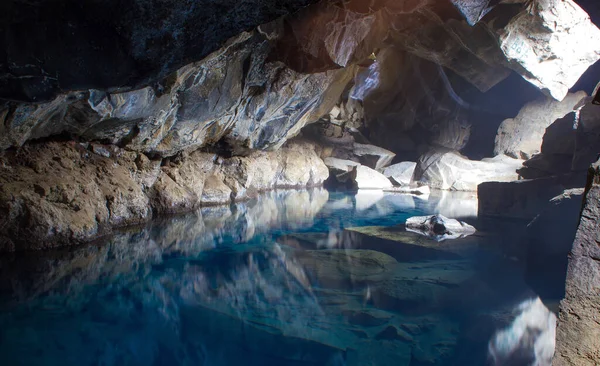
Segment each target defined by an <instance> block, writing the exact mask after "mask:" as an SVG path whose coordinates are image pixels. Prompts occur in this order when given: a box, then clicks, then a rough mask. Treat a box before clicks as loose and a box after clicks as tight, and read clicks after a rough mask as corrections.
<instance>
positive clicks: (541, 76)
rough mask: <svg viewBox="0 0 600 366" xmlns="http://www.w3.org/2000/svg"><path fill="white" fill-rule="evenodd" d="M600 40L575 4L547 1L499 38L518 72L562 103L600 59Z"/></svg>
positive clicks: (521, 16) (519, 18) (513, 22)
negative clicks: (573, 87)
mask: <svg viewBox="0 0 600 366" xmlns="http://www.w3.org/2000/svg"><path fill="white" fill-rule="evenodd" d="M532 34H535V36H534V37H532V36H531V35H532ZM599 38H600V30H599V29H598V28H597V27H596V26H595V25H594V23H592V21H591V20H590V17H589V15H588V14H587V13H586V12H585V11H584V10H583V9H581V7H579V5H577V4H576V3H575V1H572V0H542V1H537V2H535V3H532V4H530V5H529V6H526V7H524V9H523V10H522V11H521V13H519V14H518V15H517V16H515V17H514V18H513V19H511V21H510V22H509V23H508V25H506V27H504V29H503V31H502V33H501V35H500V47H501V49H502V52H504V54H505V56H506V59H507V60H508V62H509V65H510V67H511V68H512V69H513V70H515V71H516V72H517V73H519V74H521V75H522V76H523V77H524V78H525V80H527V81H529V82H530V83H532V84H533V85H535V86H536V87H538V88H539V89H540V90H543V91H545V92H547V93H548V94H549V95H551V96H552V97H553V98H555V99H557V100H563V98H565V96H566V95H567V93H568V91H569V89H570V88H571V87H572V86H573V85H574V84H575V83H576V82H577V80H579V78H580V77H581V75H583V73H584V72H585V71H586V70H587V68H588V67H589V66H591V65H592V64H594V63H595V62H596V61H598V59H600V43H598V42H597V40H598V39H599Z"/></svg>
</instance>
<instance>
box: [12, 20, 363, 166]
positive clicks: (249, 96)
mask: <svg viewBox="0 0 600 366" xmlns="http://www.w3.org/2000/svg"><path fill="white" fill-rule="evenodd" d="M269 42H270V41H269V40H268V39H267V37H266V36H265V35H264V34H261V33H259V32H257V31H253V32H248V33H242V34H241V35H239V36H237V37H235V38H232V39H230V40H229V41H228V42H227V45H226V46H225V47H223V48H222V49H221V50H219V51H217V52H213V53H212V54H210V55H208V56H207V57H205V58H204V59H203V60H202V61H199V62H196V63H192V64H189V65H186V66H184V67H182V68H180V69H178V70H176V72H175V73H174V74H172V75H171V76H170V77H169V79H168V80H166V81H165V83H164V85H163V86H162V87H161V89H160V90H158V89H157V88H155V87H146V88H142V89H139V90H135V91H130V92H122V93H119V92H113V93H104V92H101V91H98V90H91V91H88V92H79V93H71V94H68V95H65V96H61V97H59V98H58V99H56V100H54V101H51V102H48V103H43V104H35V105H34V104H18V105H15V106H13V107H12V108H9V112H8V114H7V116H6V117H5V119H6V121H5V122H4V124H2V127H0V132H2V137H0V148H2V149H5V148H8V147H11V146H21V145H22V144H23V143H25V142H26V141H27V140H30V139H39V138H46V137H50V136H53V135H57V134H68V135H70V136H72V137H77V138H79V139H83V140H100V141H105V142H110V143H112V144H115V145H118V146H123V147H124V146H126V147H127V148H128V149H130V150H135V151H139V152H144V153H146V154H151V155H160V156H172V155H175V154H176V153H178V152H180V151H182V150H186V151H191V150H195V149H197V148H199V147H203V146H206V145H211V146H217V148H220V149H222V150H228V151H227V152H228V153H232V152H233V153H235V154H239V153H244V154H246V153H248V152H249V151H251V150H252V149H261V150H264V149H276V148H278V147H280V146H281V145H282V144H283V143H284V142H285V141H286V140H287V139H289V138H291V137H293V136H295V135H296V134H298V133H299V131H300V129H301V128H302V127H304V125H305V124H307V123H309V122H314V121H316V120H318V119H319V117H320V116H322V115H325V114H326V113H328V112H329V111H330V110H331V108H332V106H333V105H334V104H335V103H336V102H337V100H338V99H339V95H340V94H341V93H342V91H343V89H344V88H345V86H346V84H347V83H348V82H349V81H350V80H351V78H352V76H353V68H352V67H349V68H346V69H344V70H334V71H329V72H321V73H313V74H300V73H297V72H295V71H293V70H291V69H289V68H287V67H285V65H283V64H281V63H280V62H269V61H268V60H267V58H268V56H269V52H270V51H271V45H270V43H269Z"/></svg>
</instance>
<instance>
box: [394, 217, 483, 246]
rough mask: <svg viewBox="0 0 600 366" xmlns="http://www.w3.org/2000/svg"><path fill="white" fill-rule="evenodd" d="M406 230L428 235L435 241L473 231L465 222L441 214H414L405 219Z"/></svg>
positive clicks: (454, 237) (463, 235)
mask: <svg viewBox="0 0 600 366" xmlns="http://www.w3.org/2000/svg"><path fill="white" fill-rule="evenodd" d="M405 225H406V230H409V231H413V232H416V233H418V234H421V235H424V236H427V237H430V238H432V239H434V240H435V241H443V240H447V239H458V238H462V237H465V236H468V235H471V234H474V233H475V231H476V230H475V228H474V227H473V226H471V225H469V224H467V223H466V222H462V221H458V220H454V219H449V218H447V217H445V216H442V215H432V216H415V217H410V218H408V219H407V220H406V223H405Z"/></svg>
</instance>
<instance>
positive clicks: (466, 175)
mask: <svg viewBox="0 0 600 366" xmlns="http://www.w3.org/2000/svg"><path fill="white" fill-rule="evenodd" d="M522 164H523V161H522V160H517V159H512V158H509V157H507V156H505V155H498V156H496V157H494V158H491V159H483V160H481V161H474V160H469V159H467V158H466V157H464V156H462V155H460V154H459V153H458V152H455V151H451V150H445V149H439V148H438V149H434V150H430V151H429V152H428V153H427V154H425V155H423V156H421V157H420V158H419V161H418V162H417V166H416V168H415V173H414V175H413V180H414V181H415V182H419V183H422V184H425V185H428V186H429V187H431V188H436V189H447V190H456V191H477V186H478V185H479V184H481V183H483V182H490V181H501V182H508V181H513V180H517V179H518V174H517V172H516V171H517V169H518V168H520V167H521V166H522Z"/></svg>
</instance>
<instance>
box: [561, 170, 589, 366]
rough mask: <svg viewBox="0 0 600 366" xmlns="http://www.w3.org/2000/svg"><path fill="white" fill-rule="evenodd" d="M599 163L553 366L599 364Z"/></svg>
mask: <svg viewBox="0 0 600 366" xmlns="http://www.w3.org/2000/svg"><path fill="white" fill-rule="evenodd" d="M598 223H600V161H598V162H596V163H595V164H593V165H592V166H591V168H590V169H589V172H588V182H587V185H586V188H585V194H584V205H583V210H582V212H581V220H580V222H579V227H578V229H577V234H576V236H575V242H574V243H573V249H572V251H571V255H570V258H569V267H568V271H567V284H566V296H565V299H564V300H563V301H562V302H561V305H560V316H559V323H558V328H557V348H556V352H555V356H554V362H553V365H555V366H563V365H564V366H567V365H590V366H591V365H595V364H598V363H599V362H600V351H599V350H600V344H599V339H600V325H599V324H598V321H597V319H598V314H599V313H600V252H599V250H598V248H600V245H599V244H600V231H599V227H598Z"/></svg>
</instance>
